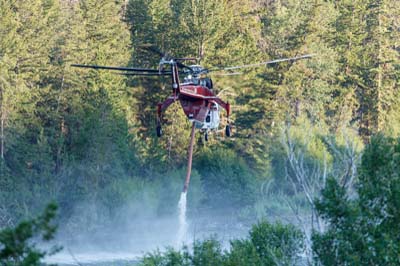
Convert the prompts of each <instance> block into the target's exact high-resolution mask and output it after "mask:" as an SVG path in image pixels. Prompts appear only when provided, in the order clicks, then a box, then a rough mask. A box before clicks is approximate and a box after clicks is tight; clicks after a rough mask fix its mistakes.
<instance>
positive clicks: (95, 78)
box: [0, 0, 400, 266]
mask: <svg viewBox="0 0 400 266" xmlns="http://www.w3.org/2000/svg"><path fill="white" fill-rule="evenodd" d="M148 45H153V46H154V47H158V49H160V50H161V51H165V52H167V53H168V54H171V55H173V56H174V57H194V58H198V60H199V62H198V63H199V64H201V65H202V66H204V67H206V68H213V67H227V66H236V65H246V64H253V63H260V62H265V61H268V60H273V59H278V58H288V57H296V56H301V55H305V54H312V55H313V56H312V57H311V58H309V59H304V60H298V61H289V62H282V63H276V64H269V65H265V66H261V67H254V68H246V69H241V70H240V72H241V73H240V75H230V76H223V75H217V74H215V75H211V73H210V77H211V78H212V79H213V83H214V91H215V93H216V94H217V95H218V96H219V97H221V98H222V99H223V100H224V101H228V102H229V103H230V105H231V112H232V114H231V122H232V136H231V137H229V138H228V137H227V136H225V134H224V126H225V125H226V123H227V121H226V116H225V112H221V114H222V116H221V125H220V128H221V130H219V131H217V132H215V133H213V134H210V136H209V139H208V141H205V139H204V135H202V134H200V132H197V133H196V142H195V147H194V155H193V170H192V177H191V183H190V186H189V191H188V207H187V208H188V214H187V215H188V219H189V221H195V220H196V219H200V218H199V217H208V218H207V219H208V220H207V221H209V219H210V217H217V218H220V219H226V221H228V220H229V221H230V223H232V224H239V223H240V224H242V225H243V226H244V228H245V231H246V234H245V235H243V236H242V237H241V238H239V237H238V238H237V239H236V240H231V241H230V242H229V248H228V250H226V249H225V246H224V245H223V244H222V243H221V242H220V241H219V239H218V236H215V237H211V236H210V237H206V238H205V239H204V240H202V239H195V240H193V239H191V240H193V241H192V242H193V244H192V245H189V246H184V247H183V248H181V249H180V248H178V249H176V248H172V247H171V248H167V249H166V250H165V251H159V250H158V251H154V250H146V251H149V252H150V253H148V254H147V255H145V256H144V257H143V259H142V260H141V261H140V265H143V266H151V265H153V266H156V265H160V266H161V265H196V266H202V265H226V266H228V265H229V266H234V265H237V266H239V265H400V257H399V254H400V240H399V238H398V236H399V233H400V227H399V225H400V180H399V179H400V155H399V154H400V2H399V1H398V0H336V1H329V0H328V1H322V0H312V1H311V0H303V1H301V0H29V1H24V0H0V265H41V264H40V261H41V260H42V259H43V258H44V257H45V255H46V254H50V253H55V252H56V251H58V250H59V248H58V247H54V248H52V249H51V250H50V251H48V252H47V253H46V252H42V251H40V250H37V247H36V246H35V245H32V243H31V242H30V239H31V238H32V237H33V238H34V239H38V238H39V237H40V236H41V237H42V238H43V239H44V240H45V241H48V240H50V239H52V238H53V237H56V238H57V236H56V231H57V232H58V234H59V236H58V237H60V238H62V239H63V240H65V241H64V243H70V242H71V243H73V242H74V241H77V239H78V240H80V241H83V240H82V239H80V237H81V236H90V235H98V234H99V232H100V234H101V235H102V238H101V239H107V237H108V235H109V234H110V231H109V230H108V229H106V228H110V227H113V226H114V225H119V226H121V228H130V227H134V226H135V224H136V225H137V224H139V223H140V222H141V223H143V224H146V223H147V222H146V221H149V220H159V221H163V219H164V218H166V217H172V216H173V217H175V216H176V215H177V204H178V201H179V196H180V192H181V190H182V187H183V182H184V177H185V174H186V167H187V150H188V145H189V138H190V128H191V124H190V122H189V121H188V119H187V117H186V116H185V114H184V113H183V111H182V108H181V106H180V104H179V102H175V103H173V104H172V105H171V107H170V108H169V109H168V110H167V111H166V113H165V115H164V117H163V123H164V125H163V131H164V134H163V136H162V137H160V138H159V137H157V134H156V112H157V103H159V102H161V101H163V100H164V99H165V98H166V97H167V96H168V95H170V93H171V81H170V77H137V76H124V75H117V74H116V73H113V72H112V71H103V70H93V69H83V68H74V67H71V64H88V65H93V64H96V65H109V66H131V67H144V68H155V69H156V68H157V67H158V64H159V61H160V56H159V55H157V54H155V53H152V52H151V51H149V49H144V47H146V46H148ZM56 210H57V212H56ZM224 217H225V218H224ZM226 217H229V218H226ZM54 224H57V225H58V229H57V230H56V228H55V226H54ZM169 226H171V225H170V224H169V225H165V227H169ZM147 230H149V231H152V230H153V229H150V228H147ZM113 234H114V235H115V234H116V233H115V232H114V233H113ZM116 238H118V239H122V238H129V241H131V242H135V241H136V242H137V243H136V244H137V245H140V243H141V242H140V240H137V239H136V240H135V239H134V238H135V236H133V235H132V236H127V235H126V234H125V233H123V232H121V233H119V234H118V236H117V237H116ZM131 238H132V239H131ZM68 241H70V242H68ZM123 243H127V242H123ZM114 244H115V243H114V242H113V245H114ZM105 245H107V243H105Z"/></svg>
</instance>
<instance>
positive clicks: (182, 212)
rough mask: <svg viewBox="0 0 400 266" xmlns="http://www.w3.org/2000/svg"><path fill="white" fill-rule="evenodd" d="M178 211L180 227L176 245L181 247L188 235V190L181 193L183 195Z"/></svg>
mask: <svg viewBox="0 0 400 266" xmlns="http://www.w3.org/2000/svg"><path fill="white" fill-rule="evenodd" d="M178 211H179V229H178V235H177V239H176V241H177V243H176V246H177V247H180V245H182V244H183V243H184V242H185V240H186V237H187V227H188V225H187V221H186V192H182V193H181V197H180V199H179V203H178Z"/></svg>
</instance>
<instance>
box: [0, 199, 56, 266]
mask: <svg viewBox="0 0 400 266" xmlns="http://www.w3.org/2000/svg"><path fill="white" fill-rule="evenodd" d="M56 210H57V206H56V205H55V204H49V205H48V206H47V207H46V209H45V210H44V212H43V214H42V215H40V216H38V217H37V218H35V219H32V220H27V221H23V222H21V223H19V224H18V225H17V226H16V227H15V228H6V229H3V230H1V231H0V264H1V265H4V266H12V265H18V266H39V265H42V263H41V260H42V259H43V258H44V257H45V256H46V255H51V254H54V253H55V252H57V251H58V250H59V249H60V248H58V247H53V248H52V249H51V250H50V251H49V252H46V251H42V250H40V249H38V248H37V247H36V245H35V243H34V242H33V241H32V240H34V241H35V239H36V238H38V237H40V238H41V240H42V241H49V240H51V239H52V238H53V237H54V234H55V231H56V226H55V225H54V224H53V223H52V221H53V219H54V217H55V214H56Z"/></svg>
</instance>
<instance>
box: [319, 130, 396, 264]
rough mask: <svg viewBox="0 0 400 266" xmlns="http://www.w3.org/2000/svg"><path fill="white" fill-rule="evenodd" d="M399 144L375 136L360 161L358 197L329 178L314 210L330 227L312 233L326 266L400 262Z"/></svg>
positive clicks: (320, 260)
mask: <svg viewBox="0 0 400 266" xmlns="http://www.w3.org/2000/svg"><path fill="white" fill-rule="evenodd" d="M399 151H400V142H399V140H394V139H391V138H386V137H383V136H382V135H378V136H375V137H374V138H373V139H372V140H371V144H370V145H368V146H367V148H366V149H365V152H364V154H363V157H362V164H361V169H360V170H359V182H358V186H357V192H358V197H357V198H355V199H351V198H349V197H348V196H347V195H346V193H345V188H344V187H342V186H340V185H339V184H338V183H337V181H335V180H334V179H330V180H329V182H328V183H327V186H326V188H325V189H324V190H323V197H322V199H321V200H319V201H317V203H316V207H317V209H318V211H319V213H320V215H321V216H322V217H323V218H325V219H326V220H327V221H328V222H329V223H328V230H327V231H326V232H324V233H316V232H315V233H314V234H313V250H314V252H315V256H316V259H317V260H318V261H319V262H321V263H322V265H397V264H399V257H398V254H399V249H400V242H399V240H398V237H397V235H398V233H399V230H400V229H399V215H398V214H399V197H400V190H399V186H398V183H399V176H400V175H399V174H400V169H399V156H398V154H399Z"/></svg>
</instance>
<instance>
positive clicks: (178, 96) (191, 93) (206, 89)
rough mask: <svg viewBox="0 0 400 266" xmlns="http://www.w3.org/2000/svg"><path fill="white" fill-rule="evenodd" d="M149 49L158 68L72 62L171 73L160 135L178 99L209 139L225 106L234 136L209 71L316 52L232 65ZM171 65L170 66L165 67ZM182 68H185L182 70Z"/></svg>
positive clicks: (160, 109)
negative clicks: (207, 65) (212, 64)
mask: <svg viewBox="0 0 400 266" xmlns="http://www.w3.org/2000/svg"><path fill="white" fill-rule="evenodd" d="M147 49H149V50H151V51H153V52H155V53H157V54H159V55H160V56H161V60H160V62H159V67H158V69H149V68H136V67H113V66H98V65H82V64H72V65H71V66H73V67H81V68H91V69H96V70H102V69H104V70H115V71H123V72H122V73H121V74H124V75H133V76H170V77H171V83H172V86H171V87H172V92H171V94H170V95H169V97H167V98H166V99H165V100H164V101H163V102H161V103H158V104H157V125H156V132H157V136H158V137H161V136H162V114H163V112H165V110H166V109H167V108H168V107H169V106H170V105H171V104H172V103H174V102H175V101H179V102H180V104H181V106H182V109H183V111H184V113H185V115H186V117H187V118H188V119H189V121H190V122H192V123H193V125H194V126H195V128H197V129H199V130H200V132H202V133H204V135H205V140H206V141H207V140H208V133H209V132H210V131H216V130H218V128H219V124H220V121H221V119H220V111H221V109H225V111H226V117H227V121H228V123H227V125H226V126H225V136H227V137H230V136H231V124H230V120H229V116H230V104H229V103H228V102H225V101H223V100H222V99H221V98H219V97H218V96H217V95H216V94H215V92H214V90H213V82H212V79H211V78H210V77H209V76H208V75H207V74H208V73H210V72H215V71H226V75H235V74H239V73H235V72H234V73H232V71H234V70H237V69H242V68H252V67H260V66H266V65H268V64H275V63H280V62H286V61H297V60H300V59H306V58H310V57H312V56H313V55H312V54H308V55H302V56H297V57H292V58H281V59H276V60H271V61H266V62H261V63H255V64H249V65H241V66H231V67H217V68H210V69H208V68H204V67H202V66H200V65H185V64H183V63H182V62H186V61H192V62H193V61H197V59H196V58H173V57H171V56H169V55H167V54H166V53H163V52H160V51H159V50H157V49H156V48H154V47H147ZM165 66H169V69H168V68H167V69H166V68H164V67H165ZM179 70H182V71H181V72H180V71H179ZM180 74H183V82H181V80H180V76H181V75H180Z"/></svg>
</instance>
